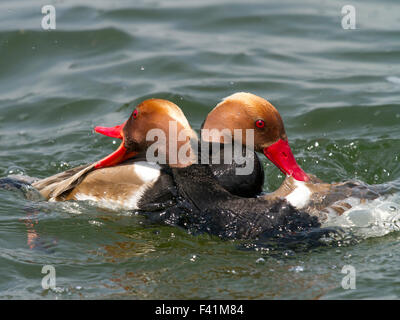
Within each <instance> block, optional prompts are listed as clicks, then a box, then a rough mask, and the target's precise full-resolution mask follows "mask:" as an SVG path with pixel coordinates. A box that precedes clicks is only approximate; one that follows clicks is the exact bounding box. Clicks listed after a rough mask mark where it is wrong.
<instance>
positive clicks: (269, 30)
mask: <svg viewBox="0 0 400 320" xmlns="http://www.w3.org/2000/svg"><path fill="white" fill-rule="evenodd" d="M48 2H49V4H53V5H54V6H55V8H56V10H57V15H56V17H57V29H56V30H52V31H44V30H42V29H41V19H42V17H43V15H42V14H41V6H42V5H43V2H42V1H28V0H26V1H24V0H20V1H6V0H4V1H2V2H1V3H0V30H1V31H0V160H1V161H0V176H7V175H10V174H26V175H29V176H36V177H47V176H49V175H52V174H55V173H57V172H61V171H64V170H66V169H68V168H71V167H74V166H77V165H80V164H84V163H88V162H92V161H95V160H98V159H100V158H102V157H103V156H104V155H106V154H108V153H109V152H111V151H112V150H114V149H115V145H114V144H113V141H112V139H109V138H107V137H102V136H99V135H96V134H94V132H93V129H92V128H93V127H94V126H95V125H106V126H107V125H115V124H119V123H121V122H122V121H123V120H125V119H126V117H127V115H128V114H129V113H130V112H131V110H132V106H133V105H134V104H135V103H137V102H140V101H142V100H144V99H146V98H149V97H159V98H166V99H170V100H172V101H174V102H175V103H177V104H178V105H179V106H181V107H182V109H183V110H184V112H185V114H186V115H187V117H188V119H189V121H190V122H191V124H192V125H193V127H194V128H195V129H199V128H200V125H201V123H202V121H203V119H204V117H205V116H206V114H207V113H208V112H209V111H210V110H211V108H212V107H213V106H214V105H215V104H216V103H218V102H219V101H220V99H221V98H223V97H225V96H228V95H230V94H232V93H234V92H236V91H249V92H252V93H255V94H258V95H260V96H262V97H265V98H267V99H269V100H270V101H271V102H272V103H273V104H274V105H275V106H276V107H277V108H278V109H279V111H280V112H281V114H282V116H283V118H284V121H285V125H286V131H287V133H288V136H289V139H290V142H291V145H292V149H293V151H294V153H295V155H296V157H297V158H298V159H299V163H300V165H301V166H302V167H303V168H304V169H305V171H307V172H312V173H314V174H316V175H317V176H318V177H320V178H321V179H323V180H324V181H328V182H332V181H342V180H346V179H352V178H355V179H359V180H362V181H364V182H366V183H369V184H389V185H390V186H391V187H392V188H393V190H399V189H400V187H399V185H400V184H399V179H400V166H399V159H400V126H399V124H400V105H399V100H400V67H399V58H400V44H399V41H398V39H400V28H399V27H400V18H399V15H398V12H399V10H400V3H399V2H398V1H395V0H385V1H363V2H362V3H361V2H356V3H354V4H353V5H354V6H355V7H356V18H357V25H356V27H357V29H356V30H343V29H342V27H341V8H342V6H343V5H346V4H348V2H346V1H302V2H301V3H300V2H299V1H295V0H280V1H268V2H265V1H246V2H240V1H233V0H229V1H227V0H219V1H214V0H213V1H211V0H210V1H205V0H201V1H197V0H195V1H178V0H169V1H165V0H163V1H157V0H153V1H152V0H149V1H112V2H111V1H106V0H103V1H96V2H93V1H77V0H76V1H74V0H71V1H61V0H60V1H48ZM263 163H264V165H265V170H266V183H265V186H264V187H265V188H264V189H265V190H266V191H271V190H274V189H276V188H277V187H278V186H279V185H280V183H281V181H282V178H283V177H282V176H281V174H280V173H279V171H278V170H277V169H276V168H274V167H273V165H271V164H269V163H268V162H267V161H266V160H265V159H264V158H263ZM399 197H400V196H399V192H398V191H396V192H394V194H393V195H392V196H391V197H389V198H388V199H378V200H377V201H376V202H374V203H369V204H366V205H364V206H361V207H357V208H355V209H354V210H353V212H352V213H351V214H349V215H348V216H345V217H344V218H342V219H343V220H342V221H340V223H341V224H342V225H343V226H346V227H347V228H345V229H346V230H347V231H346V232H345V234H344V236H343V238H341V239H339V240H337V239H336V240H334V241H331V242H330V243H329V244H328V245H327V246H322V247H311V248H308V249H305V250H299V249H296V248H285V247H283V248H281V247H276V246H274V244H271V246H270V247H269V248H264V250H243V249H241V248H240V245H241V244H240V243H239V242H236V241H221V240H219V239H216V238H214V237H211V236H209V235H200V236H192V235H188V234H186V232H185V231H184V230H181V229H178V228H172V227H162V226H160V227H146V226H144V225H143V224H142V222H143V220H142V219H141V218H139V217H136V216H132V215H131V214H130V213H129V212H110V211H106V210H104V209H99V208H96V207H94V206H91V205H90V204H86V203H74V202H71V203H46V202H36V201H32V200H27V199H25V197H24V196H23V195H22V193H20V192H10V191H7V190H0V199H1V202H0V248H1V249H0V297H1V298H5V299H17V298H28V299H29V298H34V299H56V298H57V299H70V298H73V299H90V298H96V299H97V298H122V299H124V298H129V299H137V298H139V299H159V298H162V299H175V298H178V299H179V298H182V299H187V298H219V299H224V298H233V299H236V298H245V299H247V298H251V299H279V298H283V299H291V298H294V299H298V298H304V299H315V298H319V299H338V298H399V296H400V289H399V288H400V286H399V283H400V276H399V272H398V265H399V264H400V255H399V254H398V252H399V250H400V233H399V232H398V231H396V230H398V228H397V226H398V225H399V224H398V220H397V217H398V213H399V209H398V208H399V205H400V200H399ZM391 207H394V209H392V208H391ZM44 265H52V266H54V267H55V269H56V281H57V282H56V286H57V288H56V289H55V290H44V289H42V287H41V281H42V277H43V276H44V274H42V273H41V270H42V267H43V266H44ZM345 265H352V266H354V267H355V269H356V271H357V273H356V276H357V278H356V289H355V290H344V289H343V288H342V287H341V281H342V279H343V277H344V276H345V274H342V273H341V270H342V268H343V266H345Z"/></svg>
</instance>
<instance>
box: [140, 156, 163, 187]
mask: <svg viewBox="0 0 400 320" xmlns="http://www.w3.org/2000/svg"><path fill="white" fill-rule="evenodd" d="M160 169H161V167H160V166H159V165H158V164H157V163H155V162H147V161H138V162H135V165H134V166H133V170H134V171H135V173H136V174H137V175H138V177H139V178H140V179H141V180H142V181H143V182H151V181H154V180H156V179H158V177H159V176H160Z"/></svg>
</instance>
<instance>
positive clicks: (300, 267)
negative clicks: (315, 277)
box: [289, 266, 304, 272]
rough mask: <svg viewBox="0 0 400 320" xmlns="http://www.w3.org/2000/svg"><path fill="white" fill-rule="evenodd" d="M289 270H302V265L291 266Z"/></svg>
mask: <svg viewBox="0 0 400 320" xmlns="http://www.w3.org/2000/svg"><path fill="white" fill-rule="evenodd" d="M289 271H294V272H302V271H304V267H303V266H295V267H291V268H289Z"/></svg>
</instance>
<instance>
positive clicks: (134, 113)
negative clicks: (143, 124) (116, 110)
mask: <svg viewBox="0 0 400 320" xmlns="http://www.w3.org/2000/svg"><path fill="white" fill-rule="evenodd" d="M137 115H138V111H137V109H135V110H133V113H132V116H133V119H136V118H137Z"/></svg>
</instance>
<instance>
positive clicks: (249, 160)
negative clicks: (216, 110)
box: [200, 143, 264, 197]
mask: <svg viewBox="0 0 400 320" xmlns="http://www.w3.org/2000/svg"><path fill="white" fill-rule="evenodd" d="M241 148H242V150H241V160H242V163H238V161H237V160H236V159H235V157H234V155H233V151H232V155H231V157H228V159H227V161H225V160H226V159H225V149H224V145H223V144H211V143H210V144H209V147H208V151H209V152H208V157H209V163H210V169H211V172H212V175H213V176H214V177H215V178H216V179H217V181H218V183H219V184H220V185H221V186H222V187H223V188H224V189H226V190H227V191H229V193H231V194H233V195H237V196H240V197H255V196H256V195H258V194H259V193H261V191H262V187H263V184H264V169H263V167H262V165H261V162H260V160H259V158H258V156H257V154H256V153H255V152H253V151H248V150H246V149H245V147H244V146H242V147H241ZM200 152H201V156H202V157H203V159H204V157H206V156H207V155H205V152H204V150H201V151H200ZM215 159H219V164H218V163H216V162H217V161H215ZM231 160H232V161H231ZM225 162H226V163H225ZM246 168H247V169H248V170H244V169H246Z"/></svg>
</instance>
